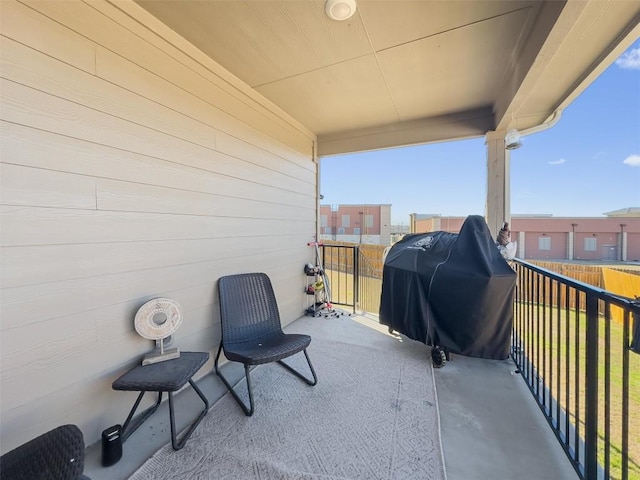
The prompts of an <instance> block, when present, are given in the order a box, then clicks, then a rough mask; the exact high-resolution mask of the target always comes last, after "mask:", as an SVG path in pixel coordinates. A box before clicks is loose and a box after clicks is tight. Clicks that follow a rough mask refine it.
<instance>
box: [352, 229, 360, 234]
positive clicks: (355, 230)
mask: <svg viewBox="0 0 640 480" xmlns="http://www.w3.org/2000/svg"><path fill="white" fill-rule="evenodd" d="M353 234H354V235H360V227H356V228H354V229H353Z"/></svg>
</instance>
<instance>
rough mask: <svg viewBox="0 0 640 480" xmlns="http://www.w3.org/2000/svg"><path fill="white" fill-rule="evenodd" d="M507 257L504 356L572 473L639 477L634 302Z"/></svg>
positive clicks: (639, 307)
mask: <svg viewBox="0 0 640 480" xmlns="http://www.w3.org/2000/svg"><path fill="white" fill-rule="evenodd" d="M513 264H514V268H515V269H516V272H517V275H518V283H517V287H516V293H515V299H514V301H515V303H514V326H513V336H512V357H513V360H514V361H515V362H516V364H517V366H518V368H519V369H520V372H521V374H522V376H523V378H524V380H525V381H526V383H527V385H528V386H529V389H530V390H531V393H532V394H533V396H534V398H535V399H536V401H537V403H538V405H539V407H540V409H541V410H542V412H543V413H544V415H545V417H546V418H547V421H548V422H549V425H550V426H551V428H552V429H553V431H554V433H555V435H556V437H557V438H558V440H559V442H560V444H561V445H562V447H563V449H564V450H565V452H566V454H567V456H568V457H569V459H570V461H571V463H572V464H573V466H574V468H575V470H576V472H577V473H578V475H579V476H580V477H581V478H583V479H586V480H595V479H598V478H605V479H609V478H612V479H620V480H627V479H632V478H640V355H637V354H636V353H632V352H634V350H632V342H633V338H635V337H636V336H638V335H639V333H638V332H637V330H640V325H638V322H639V321H640V303H638V302H636V301H633V300H631V299H627V298H622V297H619V296H616V295H613V294H611V293H610V292H607V291H605V290H602V289H600V288H596V287H593V286H591V285H588V284H585V283H582V282H579V281H576V280H573V279H570V278H567V277H565V276H562V275H559V274H556V273H554V272H551V271H549V270H546V269H544V268H541V267H537V266H535V265H532V264H529V263H526V262H523V261H519V260H515V261H514V262H513ZM639 293H640V292H639ZM634 317H635V321H634V322H633V324H634V329H635V330H636V332H635V336H634V335H632V333H633V332H632V320H633V319H634ZM635 341H636V342H638V340H637V339H636V340H635ZM633 348H634V349H635V351H636V352H640V345H635V344H634V345H633Z"/></svg>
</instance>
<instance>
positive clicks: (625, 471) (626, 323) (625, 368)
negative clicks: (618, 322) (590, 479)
mask: <svg viewBox="0 0 640 480" xmlns="http://www.w3.org/2000/svg"><path fill="white" fill-rule="evenodd" d="M630 320H631V315H630V313H629V311H628V310H626V311H625V312H624V319H623V326H622V480H628V478H629V375H630V372H629V334H630V328H629V327H630V323H631V322H630ZM634 322H640V314H638V316H637V317H635V318H634ZM636 328H637V326H636Z"/></svg>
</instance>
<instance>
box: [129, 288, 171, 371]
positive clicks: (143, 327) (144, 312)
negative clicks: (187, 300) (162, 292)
mask: <svg viewBox="0 0 640 480" xmlns="http://www.w3.org/2000/svg"><path fill="white" fill-rule="evenodd" d="M134 323H135V327H136V332H138V334H139V335H140V336H141V337H143V338H147V339H149V340H155V342H156V349H155V351H153V352H151V353H148V354H147V355H145V356H144V359H143V360H142V365H150V364H152V363H158V362H164V361H166V360H171V359H172V358H178V357H179V356H180V350H178V349H177V348H171V349H169V350H165V348H164V340H165V339H166V338H168V337H170V336H171V335H173V334H174V333H175V331H176V330H178V327H179V326H180V324H181V323H182V309H181V308H180V304H179V303H178V302H176V301H175V300H171V299H170V298H154V299H153V300H149V301H148V302H147V303H145V304H144V305H142V306H141V307H140V309H139V310H138V312H137V313H136V316H135V320H134Z"/></svg>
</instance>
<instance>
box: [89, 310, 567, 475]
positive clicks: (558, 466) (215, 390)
mask: <svg viewBox="0 0 640 480" xmlns="http://www.w3.org/2000/svg"><path fill="white" fill-rule="evenodd" d="M363 328H365V329H368V330H367V331H368V332H372V334H367V335H362V332H363V330H362V329H363ZM285 330H286V331H288V332H292V333H298V332H300V333H307V334H309V335H311V336H312V338H313V337H314V336H323V337H331V336H337V337H339V338H340V339H341V341H350V342H353V343H355V344H359V345H363V344H364V345H367V343H368V342H376V343H377V342H394V341H398V338H399V337H398V336H392V335H389V334H388V332H387V329H386V327H383V326H381V325H379V324H378V322H377V318H375V317H373V316H352V317H349V316H341V317H339V318H312V317H303V318H301V319H299V320H297V321H295V322H293V323H292V324H291V325H289V326H288V327H287V328H286V329H285ZM373 333H375V334H373ZM345 339H347V340H345ZM404 341H412V340H408V339H405V340H404ZM312 345H313V342H312ZM369 345H371V343H369ZM425 348H429V347H427V346H425ZM223 368H224V369H225V374H227V375H230V377H231V378H234V379H240V378H241V377H242V374H243V370H242V366H241V365H239V364H233V363H228V364H226V365H225V366H224V367H223ZM515 370H516V367H515V365H514V364H513V362H512V361H511V360H503V361H500V360H484V359H477V358H469V357H463V356H459V355H451V359H450V361H449V362H447V363H446V365H445V366H444V367H443V368H439V369H435V372H434V373H435V381H436V389H437V397H438V408H439V412H440V427H441V438H442V448H443V451H444V459H445V466H446V472H447V478H448V480H475V479H478V480H484V479H512V478H513V479H515V478H517V479H519V480H543V479H549V480H564V479H567V480H575V479H577V478H578V476H577V474H576V473H575V471H574V469H573V467H572V466H571V464H570V462H569V460H568V459H567V458H566V456H565V454H564V452H563V450H562V448H561V447H560V445H559V443H558V441H557V440H556V438H555V436H554V435H553V433H552V431H551V429H550V428H549V426H548V424H547V422H546V421H545V419H544V418H543V416H542V413H541V412H540V410H539V408H538V407H537V405H536V403H535V400H534V399H533V397H532V395H531V394H530V392H529V390H528V388H527V387H526V385H525V383H524V381H523V380H522V378H521V377H520V375H519V374H516V373H515ZM198 385H199V386H200V387H201V389H202V391H203V392H204V394H205V395H206V396H207V398H208V399H209V401H210V404H211V405H213V404H214V403H215V402H216V401H217V400H218V399H219V398H220V397H221V396H222V395H224V394H225V393H226V389H225V387H224V385H223V384H222V382H220V381H219V379H218V378H217V377H216V376H215V374H211V373H209V374H207V375H205V376H204V377H203V378H202V379H200V380H199V382H198ZM198 402H200V401H199V399H197V397H196V396H195V395H192V394H189V395H182V394H177V395H176V411H182V410H185V411H191V412H197V411H199V409H200V408H201V405H202V404H201V403H198ZM166 403H167V402H164V403H163V405H162V406H161V407H160V409H159V410H158V411H157V412H156V413H155V414H154V415H153V416H152V417H151V418H150V419H149V420H147V422H145V424H143V425H142V426H141V427H140V428H139V429H138V431H136V432H135V433H134V434H133V435H132V436H131V437H130V438H129V439H128V440H127V441H126V443H125V444H124V448H123V450H124V453H123V457H122V459H121V460H120V461H119V462H118V463H117V464H116V465H113V466H111V467H108V468H104V467H102V466H101V464H100V461H101V446H100V442H98V443H96V444H93V445H91V446H89V447H88V448H87V451H86V453H87V456H86V460H85V475H87V476H89V477H90V478H91V479H92V480H118V479H126V478H128V477H129V475H131V474H132V473H133V472H134V471H135V470H136V469H137V468H138V467H139V466H140V465H141V464H142V463H144V461H145V460H146V459H148V458H149V457H151V456H152V455H153V453H154V452H155V451H156V450H158V449H159V448H160V447H162V446H163V445H164V444H166V443H168V442H169V441H170V433H169V424H168V423H169V422H168V417H169V415H168V412H167V410H168V406H167V404H166ZM177 417H178V418H177V423H178V427H179V428H183V427H184V426H186V425H185V424H186V422H188V421H189V419H188V418H185V419H184V421H183V422H181V421H180V420H181V418H180V415H177ZM122 421H124V419H123V420H122ZM181 423H182V424H181ZM106 427H107V426H105V428H106ZM239 480H242V479H239Z"/></svg>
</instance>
